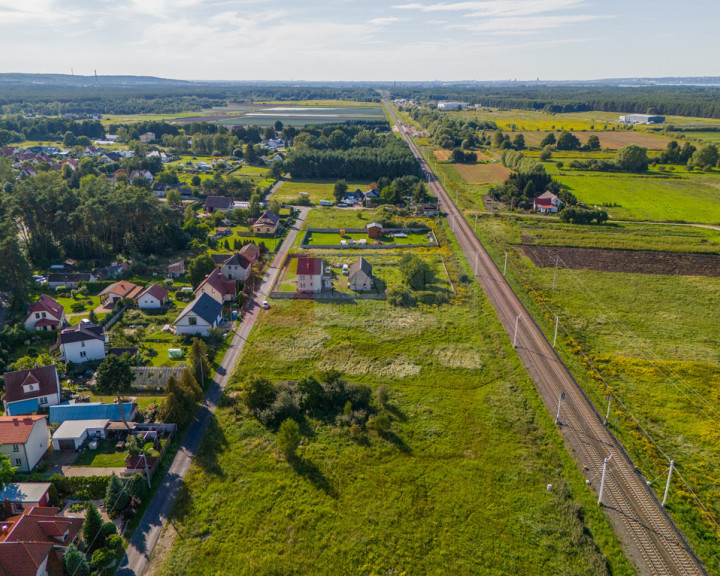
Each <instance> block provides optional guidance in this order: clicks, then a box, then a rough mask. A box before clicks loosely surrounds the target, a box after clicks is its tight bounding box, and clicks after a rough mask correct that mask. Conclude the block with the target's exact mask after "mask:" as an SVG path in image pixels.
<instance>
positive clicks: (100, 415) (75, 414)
mask: <svg viewBox="0 0 720 576" xmlns="http://www.w3.org/2000/svg"><path fill="white" fill-rule="evenodd" d="M122 407H123V413H124V414H125V420H133V419H134V418H135V415H136V414H137V404H135V403H134V402H125V403H124V404H123V405H122ZM66 420H110V421H111V422H121V421H122V417H121V416H120V405H119V404H103V403H102V402H73V401H70V402H63V403H62V404H58V405H56V406H51V407H50V423H51V424H55V423H59V424H62V423H63V422H65V421H66Z"/></svg>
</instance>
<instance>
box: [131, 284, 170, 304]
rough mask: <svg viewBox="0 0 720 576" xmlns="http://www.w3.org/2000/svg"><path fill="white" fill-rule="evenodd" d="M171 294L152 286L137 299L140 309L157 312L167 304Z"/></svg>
mask: <svg viewBox="0 0 720 576" xmlns="http://www.w3.org/2000/svg"><path fill="white" fill-rule="evenodd" d="M169 294H170V292H168V291H167V290H165V288H163V287H162V286H158V285H157V284H150V286H148V287H147V288H145V290H143V291H142V292H140V294H138V295H137V296H136V297H135V300H136V302H137V305H138V308H140V309H141V310H157V309H159V308H162V307H163V306H165V305H166V304H167V299H168V296H169Z"/></svg>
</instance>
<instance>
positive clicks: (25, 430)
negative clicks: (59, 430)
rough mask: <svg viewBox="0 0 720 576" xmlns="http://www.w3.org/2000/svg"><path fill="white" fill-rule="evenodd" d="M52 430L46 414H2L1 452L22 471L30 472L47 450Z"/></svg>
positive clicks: (0, 417)
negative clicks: (49, 427) (49, 428)
mask: <svg viewBox="0 0 720 576" xmlns="http://www.w3.org/2000/svg"><path fill="white" fill-rule="evenodd" d="M49 443H50V432H49V430H48V426H47V418H46V417H45V416H0V454H3V455H4V456H7V457H8V458H9V459H10V464H11V465H12V466H16V467H17V469H18V470H19V471H20V472H30V471H32V470H33V468H35V466H36V465H37V463H38V462H40V458H42V457H43V456H44V455H45V452H47V449H48V444H49Z"/></svg>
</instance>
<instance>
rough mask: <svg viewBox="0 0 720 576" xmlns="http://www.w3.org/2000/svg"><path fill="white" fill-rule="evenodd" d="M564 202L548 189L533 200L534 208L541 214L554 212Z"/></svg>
mask: <svg viewBox="0 0 720 576" xmlns="http://www.w3.org/2000/svg"><path fill="white" fill-rule="evenodd" d="M562 204H563V201H562V200H560V198H558V197H557V196H555V194H553V193H552V192H550V191H549V190H548V191H546V192H543V193H542V194H541V195H540V196H538V197H537V198H535V199H534V200H533V210H535V211H536V212H540V213H541V214H550V213H553V214H554V213H555V212H557V211H558V210H559V209H560V206H562Z"/></svg>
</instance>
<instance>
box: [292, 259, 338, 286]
mask: <svg viewBox="0 0 720 576" xmlns="http://www.w3.org/2000/svg"><path fill="white" fill-rule="evenodd" d="M324 267H325V266H324V264H323V260H322V258H306V257H301V258H298V261H297V289H298V292H312V293H318V292H322V291H323V290H327V289H328V288H330V286H331V280H330V278H329V277H325V274H324Z"/></svg>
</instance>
